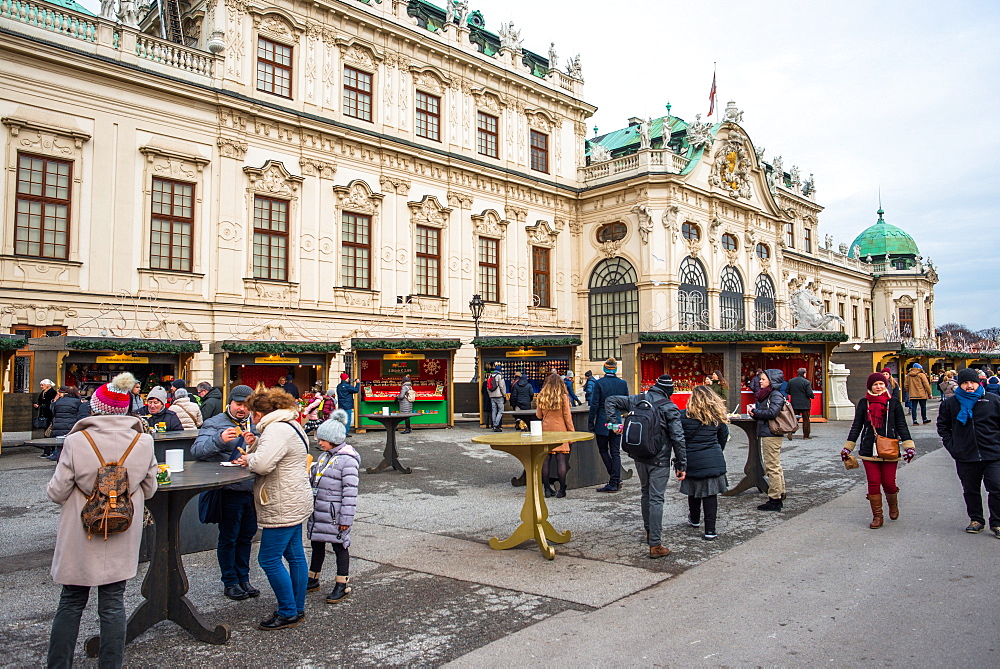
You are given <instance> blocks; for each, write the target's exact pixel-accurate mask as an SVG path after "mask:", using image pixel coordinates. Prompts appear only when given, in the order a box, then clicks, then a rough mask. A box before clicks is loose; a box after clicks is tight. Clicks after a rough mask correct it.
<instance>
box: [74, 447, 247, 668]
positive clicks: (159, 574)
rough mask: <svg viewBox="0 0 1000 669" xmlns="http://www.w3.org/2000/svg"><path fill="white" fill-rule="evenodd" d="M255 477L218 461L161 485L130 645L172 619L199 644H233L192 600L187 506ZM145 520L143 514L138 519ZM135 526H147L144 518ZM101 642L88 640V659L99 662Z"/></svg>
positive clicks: (150, 504)
mask: <svg viewBox="0 0 1000 669" xmlns="http://www.w3.org/2000/svg"><path fill="white" fill-rule="evenodd" d="M253 477H254V474H252V473H250V472H248V471H247V470H246V469H244V468H243V467H223V466H221V464H220V463H218V462H194V461H187V462H185V463H184V471H182V472H171V474H170V478H171V482H170V484H169V485H161V486H159V487H158V488H157V490H156V493H155V494H154V495H153V496H152V497H150V498H149V499H147V500H146V508H147V509H149V512H150V513H151V514H152V515H153V523H154V525H155V530H156V531H155V536H156V539H155V542H154V544H153V549H152V552H151V554H150V560H149V568H148V570H147V571H146V577H145V578H144V579H143V580H142V596H143V597H145V601H144V602H143V603H142V604H140V605H139V608H137V609H136V610H135V611H133V612H132V615H131V616H129V619H128V627H127V630H126V633H125V643H128V642H130V641H132V640H133V639H135V638H136V637H137V636H139V635H140V634H142V633H143V632H145V631H146V630H148V629H149V628H150V627H152V626H153V625H155V624H156V623H158V622H160V621H161V620H172V621H174V622H175V623H177V624H178V625H180V626H181V627H183V628H184V629H186V630H187V631H188V632H190V633H191V635H192V636H194V638H196V639H198V640H199V641H204V642H206V643H214V644H224V643H226V642H227V641H229V634H230V630H229V625H227V624H225V623H219V624H217V625H215V626H214V627H213V626H212V624H211V623H209V622H208V621H206V620H205V619H204V618H203V617H202V615H201V613H200V612H199V611H198V609H196V608H195V607H194V604H192V603H191V600H189V599H188V598H187V596H186V595H187V591H188V579H187V574H186V573H185V572H184V563H183V562H182V561H181V541H180V527H181V514H182V513H183V512H184V507H185V506H187V503H188V502H190V501H191V498H192V497H194V496H195V495H197V494H199V493H202V492H205V491H206V490H212V489H214V488H221V487H222V486H225V485H229V484H230V483H238V482H240V481H246V480H247V479H251V478H253ZM137 515H139V514H137ZM133 522H140V523H141V522H142V518H141V516H140V517H139V518H136V519H135V521H133ZM100 646H101V637H99V636H93V637H90V638H89V639H87V643H86V644H85V646H84V647H85V648H86V651H87V655H88V656H90V657H97V655H98V651H99V650H100Z"/></svg>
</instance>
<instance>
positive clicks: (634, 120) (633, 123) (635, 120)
mask: <svg viewBox="0 0 1000 669" xmlns="http://www.w3.org/2000/svg"><path fill="white" fill-rule="evenodd" d="M640 123H642V119H641V118H639V117H638V116H633V117H632V118H630V119H629V120H628V127H630V128H631V127H633V126H637V125H639V124H640Z"/></svg>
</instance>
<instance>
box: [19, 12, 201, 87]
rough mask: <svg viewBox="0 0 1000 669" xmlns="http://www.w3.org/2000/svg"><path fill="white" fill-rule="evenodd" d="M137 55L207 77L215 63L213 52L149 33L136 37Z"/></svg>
mask: <svg viewBox="0 0 1000 669" xmlns="http://www.w3.org/2000/svg"><path fill="white" fill-rule="evenodd" d="M0 1H2V0H0ZM135 55H137V56H139V58H145V59H146V60H151V61H153V62H154V63H164V64H165V65H169V66H171V67H177V68H180V69H182V70H186V71H187V72H194V73H195V74H203V75H205V76H206V77H211V76H212V73H213V67H214V65H215V57H214V56H212V55H211V54H208V53H205V52H204V51H199V50H198V49H192V48H190V47H186V46H181V45H180V44H174V43H173V42H166V41H164V40H161V39H159V38H157V37H151V36H149V35H139V36H137V37H136V40H135Z"/></svg>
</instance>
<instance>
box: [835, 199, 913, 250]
mask: <svg viewBox="0 0 1000 669" xmlns="http://www.w3.org/2000/svg"><path fill="white" fill-rule="evenodd" d="M884 213H885V212H884V211H882V208H881V207H879V210H878V222H876V223H875V225H873V226H871V227H870V228H868V229H867V230H865V231H864V232H862V233H861V234H860V235H858V236H857V238H856V239H855V240H854V243H853V244H851V248H852V249H853V248H854V247H855V246H860V247H861V257H862V258H867V257H868V256H871V257H872V259H873V260H882V259H884V258H885V256H886V255H891V256H892V257H894V258H895V257H898V256H910V257H911V258H912V257H915V256H917V255H919V254H920V251H919V250H918V249H917V243H916V242H915V241H913V237H911V236H910V235H908V234H906V233H905V232H904V231H903V230H901V229H899V228H897V227H896V226H895V225H890V224H889V223H886V222H885V219H883V218H882V214H884Z"/></svg>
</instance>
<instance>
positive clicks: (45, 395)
mask: <svg viewBox="0 0 1000 669" xmlns="http://www.w3.org/2000/svg"><path fill="white" fill-rule="evenodd" d="M39 385H40V386H41V387H42V391H41V392H40V393H38V397H37V398H35V408H36V409H38V416H39V418H44V419H45V427H46V428H47V427H48V426H49V425H52V402H53V401H55V399H56V384H54V383H52V381H50V380H49V379H42V381H41V383H40V384H39Z"/></svg>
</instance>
